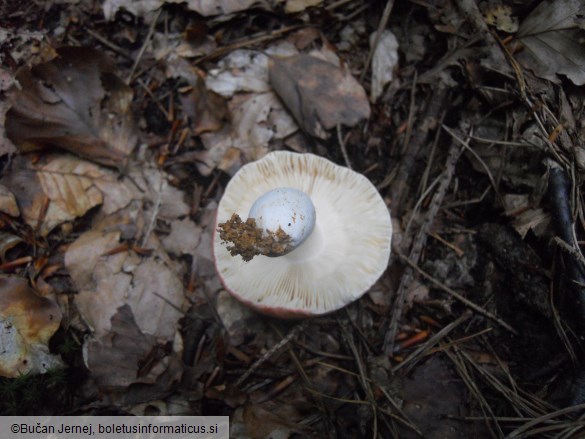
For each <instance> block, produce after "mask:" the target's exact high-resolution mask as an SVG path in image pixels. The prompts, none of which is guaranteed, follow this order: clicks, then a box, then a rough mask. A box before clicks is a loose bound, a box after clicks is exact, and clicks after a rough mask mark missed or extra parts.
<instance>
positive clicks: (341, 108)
mask: <svg viewBox="0 0 585 439" xmlns="http://www.w3.org/2000/svg"><path fill="white" fill-rule="evenodd" d="M269 79H270V84H271V86H272V88H274V91H275V92H276V93H277V94H278V96H279V97H280V98H281V99H282V101H283V102H284V103H285V105H286V106H287V107H288V109H289V110H290V112H291V113H292V114H293V116H294V118H295V120H296V121H297V123H298V124H299V125H300V126H301V127H302V129H303V131H305V132H306V133H308V134H310V135H312V136H315V137H318V138H321V139H326V138H327V137H328V134H327V132H326V130H329V129H331V128H333V127H335V126H337V125H346V126H350V127H351V126H354V125H356V124H357V123H358V122H359V121H361V120H363V119H367V118H369V117H370V104H369V102H368V98H367V96H366V92H365V91H364V89H363V88H362V86H361V85H360V84H359V83H358V82H357V81H356V80H355V78H354V77H353V76H351V74H350V73H349V72H348V71H347V70H343V69H341V68H339V67H337V66H335V65H333V64H331V63H329V62H327V61H323V60H321V59H319V58H317V57H314V56H311V55H304V54H302V55H297V56H293V57H290V58H286V59H277V58H271V59H270V61H269Z"/></svg>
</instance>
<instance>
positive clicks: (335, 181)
mask: <svg viewBox="0 0 585 439" xmlns="http://www.w3.org/2000/svg"><path fill="white" fill-rule="evenodd" d="M279 187H288V188H294V189H298V190H300V191H303V192H304V193H305V194H307V195H308V196H309V197H310V198H311V200H312V202H313V205H314V206H315V211H316V223H315V228H314V230H313V233H312V234H311V235H310V236H309V237H308V238H307V239H306V241H305V242H304V243H303V244H301V246H300V247H299V248H297V249H295V250H293V251H292V252H290V253H288V254H286V255H284V256H279V257H276V258H274V257H268V256H263V255H259V256H255V257H254V258H253V259H252V260H251V261H249V262H244V261H243V260H242V258H241V257H239V256H235V257H234V256H232V255H231V254H230V253H229V252H228V250H227V248H226V245H225V243H222V242H221V239H220V237H219V233H218V232H217V228H218V224H219V223H223V222H225V221H227V220H229V219H230V217H231V216H232V214H234V213H236V214H238V215H239V216H240V217H241V218H244V219H245V218H247V217H248V212H249V211H250V208H251V206H252V205H253V204H254V202H255V201H256V199H257V198H259V197H260V196H262V195H263V194H265V193H266V192H268V191H270V190H272V189H275V188H279ZM391 239H392V223H391V220H390V213H389V211H388V208H387V206H386V204H385V203H384V200H382V197H381V196H380V194H379V193H378V191H377V190H376V188H375V187H374V185H373V184H372V183H371V182H370V181H369V180H368V179H367V178H366V177H364V176H363V175H361V174H359V173H357V172H354V171H352V170H350V169H348V168H345V167H342V166H338V165H336V164H334V163H332V162H331V161H329V160H327V159H324V158H322V157H319V156H316V155H313V154H297V153H292V152H286V151H276V152H272V153H270V154H267V155H266V156H264V157H263V158H262V159H260V160H258V161H256V162H252V163H249V164H247V165H245V166H243V167H242V168H241V169H240V170H239V171H238V172H237V173H236V174H235V175H234V176H233V178H232V179H231V180H230V182H229V183H228V185H227V187H226V189H225V192H224V194H223V197H222V199H221V200H220V202H219V205H218V208H217V218H216V223H215V231H214V237H213V251H214V258H215V267H216V270H217V273H218V275H219V277H220V280H221V282H222V284H223V285H224V287H225V289H226V290H227V291H228V292H229V293H231V294H232V295H233V296H234V297H236V298H237V299H238V300H240V301H241V302H243V303H245V304H246V305H248V306H250V307H252V308H254V309H256V310H258V311H260V312H262V313H265V314H268V315H273V316H276V317H281V318H298V317H306V316H314V315H320V314H325V313H329V312H333V311H335V310H338V309H340V308H342V307H344V306H345V305H347V304H349V303H351V302H353V301H354V300H356V299H358V298H360V297H361V296H362V295H363V294H364V293H365V292H366V291H367V290H368V289H369V288H370V287H371V286H372V285H373V284H374V283H375V282H376V281H377V280H378V278H379V277H380V276H381V275H382V274H383V273H384V271H385V270H386V267H387V266H388V260H389V258H390V244H391Z"/></svg>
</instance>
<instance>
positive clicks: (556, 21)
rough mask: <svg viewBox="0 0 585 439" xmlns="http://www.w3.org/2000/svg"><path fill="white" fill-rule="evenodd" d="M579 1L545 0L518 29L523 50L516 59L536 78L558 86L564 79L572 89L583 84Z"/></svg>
mask: <svg viewBox="0 0 585 439" xmlns="http://www.w3.org/2000/svg"><path fill="white" fill-rule="evenodd" d="M584 14H585V4H584V3H583V1H582V0H546V1H543V2H542V3H540V4H539V5H538V6H537V7H536V8H534V10H533V11H532V12H531V13H530V14H529V15H528V17H526V19H525V20H524V21H523V22H522V24H521V25H520V28H519V29H518V35H517V36H518V40H519V41H520V42H521V43H522V44H523V45H524V50H523V51H521V52H520V53H519V54H518V59H519V60H520V62H521V63H522V64H523V65H524V66H525V67H527V68H529V69H531V70H533V71H534V73H535V74H537V75H538V76H540V77H542V78H545V79H548V80H550V81H552V82H559V78H558V77H557V75H558V74H561V75H565V76H567V78H569V79H570V80H571V81H573V83H574V84H576V85H583V84H585V50H584V48H583V38H584V36H585V32H584V31H583V29H580V25H581V22H580V20H582V19H583V15H584Z"/></svg>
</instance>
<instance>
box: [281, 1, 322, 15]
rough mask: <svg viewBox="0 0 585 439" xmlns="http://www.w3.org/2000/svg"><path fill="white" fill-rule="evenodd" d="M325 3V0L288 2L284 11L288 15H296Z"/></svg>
mask: <svg viewBox="0 0 585 439" xmlns="http://www.w3.org/2000/svg"><path fill="white" fill-rule="evenodd" d="M321 3H323V0H287V2H286V5H285V6H284V11H285V12H286V13H287V14H296V13H297V12H301V11H304V10H305V9H307V8H310V7H312V6H317V5H320V4H321Z"/></svg>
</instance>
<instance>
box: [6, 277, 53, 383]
mask: <svg viewBox="0 0 585 439" xmlns="http://www.w3.org/2000/svg"><path fill="white" fill-rule="evenodd" d="M60 323H61V311H60V309H59V306H58V305H57V304H56V303H54V302H53V301H52V300H50V299H48V298H46V297H41V296H39V295H37V294H36V293H35V291H34V290H33V289H32V288H30V287H29V286H28V282H27V281H26V279H22V278H18V277H0V376H4V377H9V378H16V377H18V376H21V375H23V374H27V373H32V374H36V373H45V372H47V371H48V370H49V369H53V368H55V367H62V365H63V363H62V361H61V359H60V358H59V357H56V356H54V355H51V354H50V353H49V347H48V345H47V344H48V342H49V339H50V338H51V337H52V335H53V334H54V333H55V331H57V329H59V325H60Z"/></svg>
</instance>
